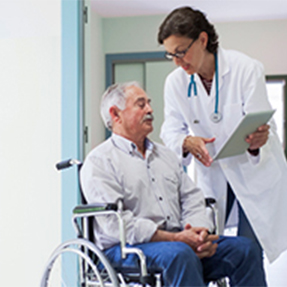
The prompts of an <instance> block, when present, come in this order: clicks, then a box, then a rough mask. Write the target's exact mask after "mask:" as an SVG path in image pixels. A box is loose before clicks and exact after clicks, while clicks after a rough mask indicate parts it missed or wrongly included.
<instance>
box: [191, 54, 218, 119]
mask: <svg viewBox="0 0 287 287" xmlns="http://www.w3.org/2000/svg"><path fill="white" fill-rule="evenodd" d="M214 57H215V89H216V90H215V105H214V112H213V113H212V114H211V115H210V119H211V120H212V121H213V122H214V123H218V122H220V121H221V119H222V115H221V113H220V112H218V63H217V54H216V53H215V54H214ZM192 87H193V94H194V97H195V99H196V98H197V88H196V83H195V81H194V75H191V76H190V83H189V86H188V90H187V97H188V98H190V96H191V89H192ZM194 123H195V124H198V123H199V120H194Z"/></svg>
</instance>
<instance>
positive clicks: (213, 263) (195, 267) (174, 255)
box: [105, 236, 267, 287]
mask: <svg viewBox="0 0 287 287" xmlns="http://www.w3.org/2000/svg"><path fill="white" fill-rule="evenodd" d="M134 247H137V248H139V249H141V250H142V251H143V253H144V254H145V255H146V257H147V266H148V267H149V268H155V269H160V270H163V272H162V279H163V283H164V286H172V287H176V286H206V282H208V281H214V280H217V279H220V278H222V277H225V276H227V277H229V280H230V284H231V286H249V287H250V286H267V285H266V282H265V275H264V270H263V268H262V265H261V254H260V253H259V252H258V249H257V248H254V247H255V246H254V242H253V241H251V240H249V239H247V238H244V237H224V236H221V237H220V239H219V241H218V248H217V251H216V253H215V255H213V256H212V257H209V258H204V259H202V260H200V259H199V258H198V256H197V255H196V254H195V253H194V251H193V250H192V248H190V247H189V246H188V245H187V244H185V243H182V242H149V243H143V244H136V245H134ZM105 254H106V255H107V257H108V258H109V260H110V262H111V263H112V265H113V266H117V267H118V266H126V267H139V263H138V257H137V256H136V255H133V254H130V255H128V256H127V258H126V259H124V260H123V259H121V254H120V246H119V245H115V246H113V247H111V248H109V249H107V250H105Z"/></svg>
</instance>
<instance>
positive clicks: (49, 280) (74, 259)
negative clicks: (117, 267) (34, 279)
mask: <svg viewBox="0 0 287 287" xmlns="http://www.w3.org/2000/svg"><path fill="white" fill-rule="evenodd" d="M98 267H99V268H98ZM40 286H41V287H48V286H49V287H52V286H53V287H58V286H59V287H63V286H65V287H93V286H102V287H106V286H116V287H117V286H119V281H118V278H117V274H116V272H115V271H114V269H113V267H112V266H111V264H110V263H109V261H108V260H107V258H106V257H105V255H104V254H103V253H102V251H100V250H99V249H98V248H97V247H96V246H95V245H94V244H93V243H91V242H90V241H88V240H86V239H74V240H70V241H66V242H64V243H62V244H61V245H60V246H59V247H58V248H57V249H56V250H55V251H54V252H53V254H52V256H51V257H50V259H49V261H48V263H47V265H46V268H45V271H44V274H43V277H42V280H41V285H40Z"/></svg>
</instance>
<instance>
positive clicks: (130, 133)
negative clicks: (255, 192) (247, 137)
mask: <svg viewBox="0 0 287 287" xmlns="http://www.w3.org/2000/svg"><path fill="white" fill-rule="evenodd" d="M152 113H153V110H152V108H151V105H150V99H149V98H148V97H147V95H146V93H145V92H144V91H143V90H142V89H141V88H140V87H139V85H138V84H137V83H135V82H131V83H125V84H119V85H113V86H111V87H110V88H108V89H107V91H106V92H105V94H104V95H103V98H102V104H101V115H102V117H103V120H104V122H105V125H106V126H107V127H108V128H109V129H110V130H112V135H111V137H110V138H109V139H107V140H106V141H105V142H103V143H102V144H100V145H99V146H97V147H96V148H95V149H94V150H92V151H91V152H90V153H89V155H88V156H87V158H86V160H85V162H84V164H83V167H82V169H81V185H82V189H83V193H84V195H85V197H86V200H87V202H88V203H94V202H102V203H110V202H119V201H121V202H122V204H123V210H122V217H123V219H124V222H125V231H126V240H127V243H128V244H129V245H130V246H135V247H137V248H139V249H141V250H142V251H143V253H144V254H145V256H146V258H147V266H148V267H149V268H157V269H160V270H162V280H163V283H164V286H206V282H208V281H211V280H212V281H215V280H217V279H219V278H222V277H228V278H229V281H230V285H231V286H266V281H265V274H264V270H263V267H262V254H260V250H258V249H257V248H256V246H255V244H253V243H252V242H251V241H250V240H249V239H247V238H243V237H224V236H220V237H218V236H217V235H214V234H212V233H213V229H214V227H213V223H212V222H211V221H210V220H209V219H208V218H207V216H206V211H205V201H204V196H203V193H202V191H201V190H200V189H199V188H197V187H196V186H195V184H194V183H193V182H192V180H191V179H190V178H189V177H188V175H187V174H186V173H185V172H184V171H183V168H182V166H181V164H180V163H179V160H178V158H177V157H176V155H175V154H174V153H173V152H172V151H170V150H169V149H168V148H166V147H164V146H162V145H160V144H157V143H154V142H152V141H150V140H149V139H148V138H147V136H148V134H149V133H151V132H152V130H153V125H152V121H153V115H152ZM118 233H119V231H118V222H117V219H116V218H115V217H113V216H111V215H109V216H100V217H97V219H96V222H95V238H96V245H97V246H98V247H99V248H100V249H102V250H103V251H104V253H105V254H106V256H107V257H108V259H109V260H110V262H111V263H112V265H113V266H129V267H135V266H138V264H139V263H138V258H137V257H136V255H131V254H130V255H128V256H127V258H126V259H122V258H121V254H120V244H119V239H118V238H119V234H118Z"/></svg>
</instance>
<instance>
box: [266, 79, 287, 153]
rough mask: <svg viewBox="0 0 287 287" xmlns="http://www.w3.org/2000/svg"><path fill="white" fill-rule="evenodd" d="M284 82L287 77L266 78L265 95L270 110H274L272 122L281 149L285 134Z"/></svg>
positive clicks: (284, 144)
mask: <svg viewBox="0 0 287 287" xmlns="http://www.w3.org/2000/svg"><path fill="white" fill-rule="evenodd" d="M286 80H287V76H267V80H266V84H267V93H268V98H269V100H270V103H271V105H272V108H274V109H276V113H275V114H274V120H275V123H276V126H277V133H278V136H279V139H280V141H281V143H282V147H283V148H284V149H285V148H286V132H285V97H286V92H287V90H286Z"/></svg>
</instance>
